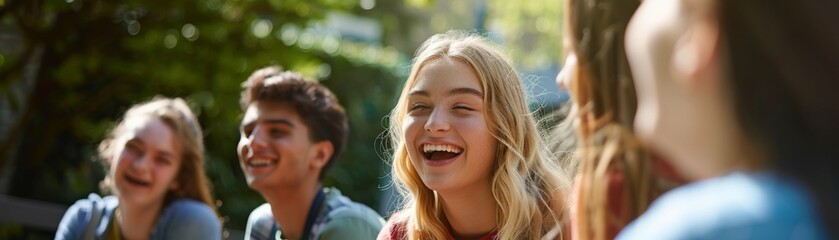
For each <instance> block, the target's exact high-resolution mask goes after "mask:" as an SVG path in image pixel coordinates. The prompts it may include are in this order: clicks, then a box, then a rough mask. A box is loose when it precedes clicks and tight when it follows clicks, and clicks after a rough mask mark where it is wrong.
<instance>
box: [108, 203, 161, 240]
mask: <svg viewBox="0 0 839 240" xmlns="http://www.w3.org/2000/svg"><path fill="white" fill-rule="evenodd" d="M162 206H163V202H162V201H161V202H160V203H156V204H153V205H152V206H129V205H127V204H120V205H119V207H117V211H119V214H114V217H115V218H116V221H117V224H119V228H120V233H121V234H122V236H123V237H124V238H125V239H148V238H149V236H151V232H152V230H154V224H155V223H157V216H158V215H160V210H161V208H162Z"/></svg>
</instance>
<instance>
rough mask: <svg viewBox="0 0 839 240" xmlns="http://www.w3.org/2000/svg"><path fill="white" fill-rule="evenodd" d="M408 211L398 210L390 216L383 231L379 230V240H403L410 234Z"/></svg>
mask: <svg viewBox="0 0 839 240" xmlns="http://www.w3.org/2000/svg"><path fill="white" fill-rule="evenodd" d="M407 226H408V213H407V212H405V211H401V212H396V213H394V214H393V215H391V216H390V218H389V219H388V221H387V224H385V226H384V228H382V231H381V232H379V236H378V237H377V238H376V239H378V240H402V239H405V238H406V237H407V236H408V231H407V229H408V228H407Z"/></svg>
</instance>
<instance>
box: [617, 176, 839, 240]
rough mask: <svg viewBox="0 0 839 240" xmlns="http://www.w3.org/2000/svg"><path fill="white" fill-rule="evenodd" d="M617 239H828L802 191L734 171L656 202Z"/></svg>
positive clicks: (782, 182)
mask: <svg viewBox="0 0 839 240" xmlns="http://www.w3.org/2000/svg"><path fill="white" fill-rule="evenodd" d="M617 239H829V234H828V232H827V230H826V229H825V227H824V224H823V223H822V220H821V219H820V216H819V214H818V209H817V208H816V207H815V201H814V200H813V198H812V196H811V195H810V194H809V192H807V191H806V190H805V189H804V187H803V186H801V185H798V184H797V183H796V182H794V181H792V180H790V179H788V178H786V177H783V176H780V175H777V174H773V173H768V172H762V173H755V174H747V173H742V172H735V173H731V174H728V175H725V176H721V177H717V178H712V179H708V180H704V181H699V182H695V183H691V184H688V185H686V186H683V187H679V188H677V189H674V190H672V191H670V192H668V193H666V194H664V195H663V196H661V197H660V198H659V199H657V200H656V201H655V202H654V203H653V204H652V205H651V206H650V209H649V210H647V212H645V213H644V214H643V215H642V216H641V217H639V218H638V219H636V220H635V221H634V222H632V223H630V224H629V226H627V227H626V228H625V229H624V230H623V231H622V232H621V233H620V234H619V235H618V237H617Z"/></svg>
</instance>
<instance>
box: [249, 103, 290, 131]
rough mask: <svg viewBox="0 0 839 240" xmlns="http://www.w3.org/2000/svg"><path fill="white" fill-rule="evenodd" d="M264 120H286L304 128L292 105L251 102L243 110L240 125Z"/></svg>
mask: <svg viewBox="0 0 839 240" xmlns="http://www.w3.org/2000/svg"><path fill="white" fill-rule="evenodd" d="M265 120H286V121H289V122H291V123H293V124H294V125H299V126H305V125H303V124H302V123H303V121H302V120H301V118H300V114H298V113H297V109H295V108H294V105H292V104H291V103H287V102H267V101H257V102H253V103H252V104H251V105H249V106H248V109H247V110H245V115H244V117H242V125H245V124H249V123H252V122H259V121H265Z"/></svg>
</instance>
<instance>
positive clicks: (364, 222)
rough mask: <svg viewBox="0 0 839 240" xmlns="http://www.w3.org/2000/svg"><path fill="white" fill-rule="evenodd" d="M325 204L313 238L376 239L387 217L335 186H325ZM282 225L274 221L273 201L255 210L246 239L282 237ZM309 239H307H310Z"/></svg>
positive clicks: (316, 222) (315, 223)
mask: <svg viewBox="0 0 839 240" xmlns="http://www.w3.org/2000/svg"><path fill="white" fill-rule="evenodd" d="M323 190H324V193H325V194H326V196H325V201H324V206H323V207H322V208H321V209H320V211H319V212H318V215H317V218H316V219H315V222H314V225H313V226H312V229H311V232H310V233H309V236H311V237H310V238H309V239H376V236H377V235H378V234H379V231H381V230H382V226H384V223H385V220H384V219H383V218H382V217H381V216H379V214H378V213H376V211H373V209H370V208H369V207H367V206H366V205H364V204H360V203H357V202H353V201H352V200H350V199H349V198H347V197H345V196H343V195H341V191H338V189H335V188H324V189H323ZM280 228H281V227H280V226H279V225H278V224H277V223H276V221H274V214H273V213H272V212H271V205H270V204H267V203H265V204H262V205H261V206H259V207H257V208H256V209H254V210H253V212H251V215H250V216H249V217H248V225H247V227H246V229H245V239H246V240H271V239H280V235H282V231H281V229H280ZM309 239H305V240H309Z"/></svg>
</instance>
